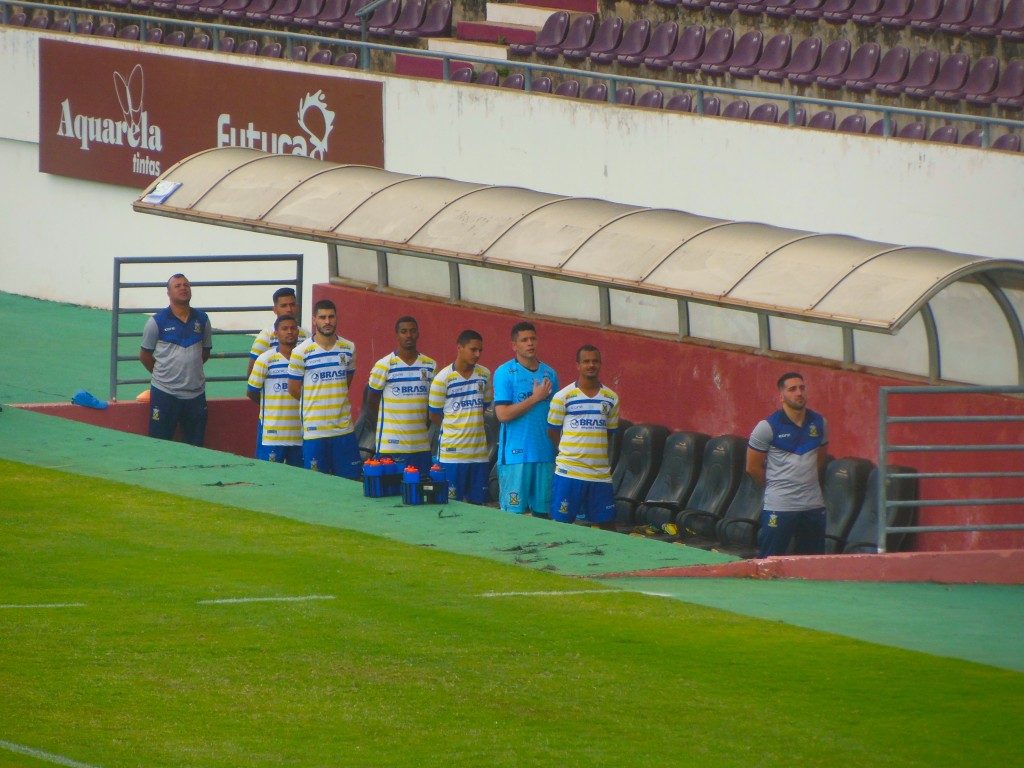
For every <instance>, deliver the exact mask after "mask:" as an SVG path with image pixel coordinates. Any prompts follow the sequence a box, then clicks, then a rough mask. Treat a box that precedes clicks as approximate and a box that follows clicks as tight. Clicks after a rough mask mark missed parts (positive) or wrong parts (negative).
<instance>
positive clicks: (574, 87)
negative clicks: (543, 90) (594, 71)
mask: <svg viewBox="0 0 1024 768" xmlns="http://www.w3.org/2000/svg"><path fill="white" fill-rule="evenodd" d="M552 93H554V95H555V96H566V97H568V98H570V99H575V98H577V97H579V95H580V81H579V80H565V81H564V82H561V83H559V84H558V85H556V86H555V90H554V91H553V92H552Z"/></svg>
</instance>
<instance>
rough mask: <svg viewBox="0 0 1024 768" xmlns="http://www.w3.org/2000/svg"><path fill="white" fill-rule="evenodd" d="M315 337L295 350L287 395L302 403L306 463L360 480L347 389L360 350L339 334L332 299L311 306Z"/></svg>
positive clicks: (315, 467)
mask: <svg viewBox="0 0 1024 768" xmlns="http://www.w3.org/2000/svg"><path fill="white" fill-rule="evenodd" d="M313 327H314V329H315V332H314V334H313V338H311V339H309V340H308V341H306V342H304V343H302V344H299V345H298V346H296V347H295V349H293V350H292V354H291V358H290V359H289V363H288V392H289V394H290V395H291V396H292V397H293V398H295V399H296V400H299V401H300V403H301V409H300V412H301V414H302V463H303V466H305V467H306V468H307V469H312V470H315V471H317V472H324V473H326V474H329V475H339V476H341V477H347V478H348V479H350V480H358V479H359V475H360V471H361V468H362V462H361V461H360V459H359V442H358V441H357V440H356V436H355V433H354V431H353V425H352V405H351V404H350V403H349V399H348V388H349V385H350V384H351V383H352V377H353V376H354V375H355V372H356V347H355V344H353V343H352V342H351V341H349V340H348V339H343V338H341V337H340V336H338V333H337V329H338V311H337V308H336V307H335V306H334V302H333V301H330V300H328V299H323V300H321V301H318V302H317V303H316V305H315V306H314V307H313Z"/></svg>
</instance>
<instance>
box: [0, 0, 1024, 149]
mask: <svg viewBox="0 0 1024 768" xmlns="http://www.w3.org/2000/svg"><path fill="white" fill-rule="evenodd" d="M384 2H385V0H373V2H371V3H369V4H368V5H366V6H365V7H363V8H361V9H360V10H359V11H357V12H356V15H357V16H358V17H359V19H360V39H359V40H352V39H347V38H339V37H329V36H325V35H317V34H310V33H306V32H287V31H282V30H276V29H263V28H260V27H251V26H239V25H233V24H219V23H213V22H205V21H198V20H194V19H181V18H175V17H169V16H150V15H146V14H138V13H123V12H112V11H107V10H101V9H90V8H75V7H69V6H63V5H51V4H48V3H35V2H17V1H16V0H0V21H2V22H4V23H6V21H7V19H8V17H9V14H10V9H11V8H15V7H16V8H23V9H30V10H45V11H55V12H58V13H61V14H68V15H69V16H70V19H71V28H72V30H73V29H74V28H75V25H76V23H77V18H78V16H79V15H86V16H101V17H103V18H110V19H115V20H117V19H120V20H125V21H130V22H131V23H133V24H138V25H139V28H140V37H143V38H144V37H145V32H146V29H147V28H148V27H149V25H159V26H174V27H183V28H188V29H200V30H202V31H204V32H207V33H210V38H211V44H212V46H213V50H218V47H219V43H220V34H219V33H230V34H233V35H238V34H242V35H250V36H253V35H258V36H262V37H267V38H271V39H275V40H278V41H280V42H281V43H282V49H283V51H284V58H286V59H287V58H289V57H290V56H291V52H292V49H293V47H294V46H295V45H299V44H301V45H306V46H307V47H308V46H309V45H310V44H317V45H319V46H322V47H323V46H340V47H342V48H351V49H353V50H356V51H358V52H359V63H360V68H361V69H362V70H363V71H369V70H370V65H371V59H370V53H371V52H373V51H379V52H382V53H390V54H405V55H411V56H419V57H422V58H429V59H438V60H440V61H441V68H442V76H443V78H444V79H445V80H448V79H449V78H450V76H451V70H452V63H453V62H456V63H460V64H461V63H469V64H479V65H483V66H491V67H494V68H495V69H509V70H513V69H514V70H521V71H522V72H523V74H524V75H525V81H526V83H525V89H526V90H530V89H531V87H532V85H533V79H534V77H535V75H536V74H537V73H543V74H545V75H548V74H554V75H559V76H565V77H568V78H571V79H577V80H578V79H581V78H582V79H586V80H592V81H602V82H605V83H607V85H608V96H607V99H608V101H609V102H613V103H614V101H615V91H616V90H617V88H618V87H621V86H627V85H628V86H633V87H636V86H645V87H646V86H649V87H653V88H659V89H671V90H673V91H682V92H690V93H692V94H693V95H694V104H693V112H694V113H696V114H704V104H705V99H706V98H709V97H711V96H724V97H730V98H733V99H759V100H762V101H770V102H781V103H783V104H784V105H785V109H786V112H787V114H788V122H789V123H790V124H794V123H795V122H796V112H797V108H798V107H800V106H801V105H804V106H814V107H821V108H824V109H831V110H835V109H845V110H855V111H858V112H867V113H870V114H872V115H876V116H877V117H879V118H881V119H882V120H883V134H882V135H883V136H891V135H892V125H893V122H894V121H893V118H894V117H895V116H898V115H905V116H909V117H911V118H912V119H913V120H915V121H918V120H920V121H923V120H928V119H932V120H944V121H949V122H953V123H961V124H971V125H974V126H978V127H979V128H980V129H981V130H982V132H983V135H982V146H983V147H987V146H989V145H990V144H991V132H992V128H993V127H996V126H998V127H1003V128H1008V129H1011V130H1019V131H1024V120H1010V119H1006V118H999V117H990V116H985V115H968V114H961V113H957V112H941V111H935V110H927V109H914V108H910V107H896V106H888V105H879V104H871V103H867V102H859V101H841V100H836V99H823V98H816V97H813V96H798V95H795V94H782V93H772V92H766V91H754V90H746V89H739V88H725V87H722V86H714V85H699V84H697V83H686V82H678V81H675V80H658V79H655V78H646V77H636V76H633V75H619V74H615V73H612V72H595V71H592V70H586V69H573V68H570V67H558V66H553V65H550V64H539V63H534V62H527V61H510V60H508V59H491V58H486V57H481V56H469V55H465V54H461V53H449V52H445V51H429V50H424V49H420V48H412V47H407V46H398V45H390V44H385V43H373V42H370V41H369V40H368V37H369V19H370V16H372V14H373V11H374V10H376V8H377V7H378V6H380V5H382V4H383V3H384ZM43 31H45V30H43ZM108 39H109V38H108Z"/></svg>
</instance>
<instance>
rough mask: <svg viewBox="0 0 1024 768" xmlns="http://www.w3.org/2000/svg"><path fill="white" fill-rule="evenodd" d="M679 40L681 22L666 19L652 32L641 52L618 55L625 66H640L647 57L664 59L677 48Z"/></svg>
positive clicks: (620, 62) (619, 60)
mask: <svg viewBox="0 0 1024 768" xmlns="http://www.w3.org/2000/svg"><path fill="white" fill-rule="evenodd" d="M677 42H679V24H677V23H676V22H674V21H666V22H664V23H662V24H659V25H658V26H656V27H655V28H654V31H653V32H651V39H650V44H649V45H648V46H647V47H646V48H645V49H644V50H643V51H642V52H640V53H619V54H618V56H617V57H616V58H617V59H618V62H619V64H621V65H622V66H624V67H638V66H640V64H641V63H643V61H644V60H645V59H649V58H650V59H664V58H667V57H668V56H670V55H671V53H672V51H674V50H675V47H676V43H677Z"/></svg>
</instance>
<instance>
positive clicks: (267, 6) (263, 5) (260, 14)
mask: <svg viewBox="0 0 1024 768" xmlns="http://www.w3.org/2000/svg"><path fill="white" fill-rule="evenodd" d="M276 3H277V0H250V2H249V4H248V5H247V6H246V7H245V10H244V11H243V12H242V15H243V17H244V18H245V20H246V21H248V22H257V23H262V22H264V21H266V20H267V19H268V18H270V11H271V9H273V7H274V6H275V5H276Z"/></svg>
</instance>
